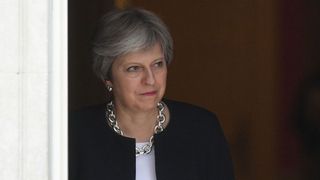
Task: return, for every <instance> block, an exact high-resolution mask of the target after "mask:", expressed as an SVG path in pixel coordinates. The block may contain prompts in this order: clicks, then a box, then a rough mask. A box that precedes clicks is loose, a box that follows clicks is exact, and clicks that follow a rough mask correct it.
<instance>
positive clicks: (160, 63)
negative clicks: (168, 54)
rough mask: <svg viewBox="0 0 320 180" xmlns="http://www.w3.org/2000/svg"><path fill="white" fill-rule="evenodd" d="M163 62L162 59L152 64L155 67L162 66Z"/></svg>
mask: <svg viewBox="0 0 320 180" xmlns="http://www.w3.org/2000/svg"><path fill="white" fill-rule="evenodd" d="M163 65H164V62H163V61H158V62H156V63H155V64H154V66H155V67H163Z"/></svg>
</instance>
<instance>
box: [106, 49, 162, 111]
mask: <svg viewBox="0 0 320 180" xmlns="http://www.w3.org/2000/svg"><path fill="white" fill-rule="evenodd" d="M111 73H112V81H106V83H107V85H110V86H112V88H113V95H114V100H115V104H116V107H119V108H125V109H127V110H130V111H148V110H153V109H154V108H155V107H156V105H157V103H158V102H159V101H160V100H161V99H162V97H163V95H164V92H165V89H166V79H167V65H166V62H165V59H164V54H163V52H162V49H161V47H160V44H159V43H157V44H156V45H155V46H153V47H152V48H150V49H147V50H141V51H137V52H132V53H128V54H126V55H124V56H121V57H119V58H118V59H116V60H115V61H114V63H113V65H112V68H111Z"/></svg>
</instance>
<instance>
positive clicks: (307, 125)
mask: <svg viewBox="0 0 320 180" xmlns="http://www.w3.org/2000/svg"><path fill="white" fill-rule="evenodd" d="M294 117H296V123H295V124H296V130H297V135H298V137H299V140H300V142H301V144H302V145H303V146H302V149H301V150H302V153H301V160H300V161H301V173H302V176H303V177H304V179H312V180H313V179H320V171H319V167H320V74H319V75H316V76H313V77H311V78H308V79H306V80H305V81H304V82H303V83H302V86H301V91H300V95H299V97H298V101H297V109H296V111H295V115H294Z"/></svg>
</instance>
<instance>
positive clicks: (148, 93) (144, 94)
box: [141, 91, 157, 96]
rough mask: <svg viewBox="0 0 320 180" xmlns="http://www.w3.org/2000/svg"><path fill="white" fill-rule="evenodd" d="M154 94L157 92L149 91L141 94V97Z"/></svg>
mask: <svg viewBox="0 0 320 180" xmlns="http://www.w3.org/2000/svg"><path fill="white" fill-rule="evenodd" d="M156 94H157V91H149V92H145V93H142V94H141V95H143V96H154V95H156Z"/></svg>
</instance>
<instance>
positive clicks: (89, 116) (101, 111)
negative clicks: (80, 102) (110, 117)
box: [69, 104, 105, 131]
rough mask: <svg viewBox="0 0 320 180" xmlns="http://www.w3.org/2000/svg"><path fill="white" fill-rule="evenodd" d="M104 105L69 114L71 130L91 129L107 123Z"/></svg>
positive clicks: (84, 108)
mask: <svg viewBox="0 0 320 180" xmlns="http://www.w3.org/2000/svg"><path fill="white" fill-rule="evenodd" d="M104 107H105V106H104V104H100V105H93V106H88V107H83V108H81V109H78V110H75V111H70V112H69V130H72V131H73V130H83V129H89V128H90V129H91V128H92V127H97V126H101V124H102V123H105V108H104Z"/></svg>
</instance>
